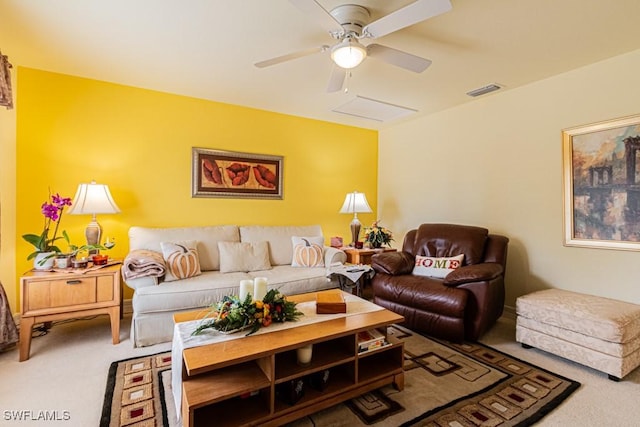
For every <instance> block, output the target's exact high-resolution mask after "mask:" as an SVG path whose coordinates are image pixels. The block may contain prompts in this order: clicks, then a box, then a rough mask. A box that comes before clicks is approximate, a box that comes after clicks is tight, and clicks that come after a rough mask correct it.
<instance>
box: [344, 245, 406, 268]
mask: <svg viewBox="0 0 640 427" xmlns="http://www.w3.org/2000/svg"><path fill="white" fill-rule="evenodd" d="M340 250H342V251H343V252H344V253H345V254H347V263H348V264H368V265H371V257H372V256H374V255H375V254H379V253H382V252H395V251H396V249H393V248H379V249H369V248H367V249H356V248H351V247H343V248H340Z"/></svg>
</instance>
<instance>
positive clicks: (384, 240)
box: [364, 220, 393, 249]
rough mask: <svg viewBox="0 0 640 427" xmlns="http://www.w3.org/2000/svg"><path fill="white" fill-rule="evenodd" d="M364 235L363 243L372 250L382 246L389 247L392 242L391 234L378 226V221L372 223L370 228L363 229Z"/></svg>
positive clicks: (386, 229)
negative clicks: (366, 243) (367, 244)
mask: <svg viewBox="0 0 640 427" xmlns="http://www.w3.org/2000/svg"><path fill="white" fill-rule="evenodd" d="M364 233H365V234H364V241H365V242H368V243H369V247H371V248H374V249H377V248H381V247H382V246H383V245H387V246H391V242H392V241H393V233H392V232H391V230H389V229H388V228H386V227H383V226H382V225H380V220H377V221H374V222H373V224H371V227H367V228H365V229H364Z"/></svg>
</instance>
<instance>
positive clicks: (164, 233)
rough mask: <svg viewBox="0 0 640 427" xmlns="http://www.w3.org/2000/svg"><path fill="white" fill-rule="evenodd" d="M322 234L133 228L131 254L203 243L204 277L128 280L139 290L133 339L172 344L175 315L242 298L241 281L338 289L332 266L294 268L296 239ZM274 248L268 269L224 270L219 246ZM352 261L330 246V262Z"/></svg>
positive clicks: (283, 229)
mask: <svg viewBox="0 0 640 427" xmlns="http://www.w3.org/2000/svg"><path fill="white" fill-rule="evenodd" d="M293 236H298V237H313V236H322V229H321V227H320V226H319V225H311V226H257V225H256V226H236V225H221V226H208V227H184V228H145V227H131V228H130V230H129V250H130V251H134V250H137V249H146V250H152V251H158V252H161V246H160V243H161V242H177V241H186V240H196V241H197V251H198V257H199V260H200V267H201V270H202V274H201V275H199V276H196V277H191V278H188V279H183V280H177V281H171V282H165V281H163V278H162V277H161V278H156V277H141V278H136V279H130V280H126V277H125V283H126V284H127V286H129V287H130V288H132V289H134V291H135V292H134V295H133V300H132V306H133V318H132V321H131V338H132V341H133V342H134V345H135V346H136V347H142V346H148V345H152V344H156V343H160V342H166V341H170V340H171V339H172V336H173V314H174V313H177V312H181V311H188V310H194V309H197V308H202V307H206V306H209V305H211V304H212V303H214V302H216V301H219V300H220V299H221V298H222V297H223V296H225V295H237V294H238V291H239V284H240V281H241V280H244V279H253V278H255V277H266V278H267V279H268V288H269V289H273V288H277V289H279V290H280V291H281V292H282V293H283V294H285V295H293V294H299V293H304V292H313V291H318V290H323V289H329V288H335V287H336V286H338V284H337V283H336V282H333V281H330V280H329V279H328V278H327V269H326V267H316V268H308V267H293V266H292V265H291V263H292V257H293V245H292V237H293ZM264 241H266V242H267V244H268V248H269V261H270V263H271V268H270V269H268V270H260V271H249V272H244V271H240V272H226V273H222V272H220V252H219V249H218V242H264ZM345 261H346V255H345V253H344V252H342V251H340V250H338V249H335V248H331V247H326V246H325V248H324V263H325V266H329V265H331V264H332V263H335V262H340V263H344V262H345Z"/></svg>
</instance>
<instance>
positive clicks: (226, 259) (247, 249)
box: [218, 242, 271, 273]
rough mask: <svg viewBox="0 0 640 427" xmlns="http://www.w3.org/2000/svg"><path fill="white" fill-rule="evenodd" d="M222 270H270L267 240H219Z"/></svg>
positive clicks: (228, 271) (222, 271)
mask: <svg viewBox="0 0 640 427" xmlns="http://www.w3.org/2000/svg"><path fill="white" fill-rule="evenodd" d="M218 250H219V251H220V272H221V273H232V272H234V271H243V272H248V271H260V270H270V269H271V263H270V261H269V244H268V243H267V242H218Z"/></svg>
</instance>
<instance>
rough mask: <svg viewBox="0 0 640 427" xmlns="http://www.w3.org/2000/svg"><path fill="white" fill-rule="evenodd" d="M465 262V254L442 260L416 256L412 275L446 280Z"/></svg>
mask: <svg viewBox="0 0 640 427" xmlns="http://www.w3.org/2000/svg"><path fill="white" fill-rule="evenodd" d="M463 260H464V254H460V255H456V256H453V257H442V258H435V257H429V256H420V255H416V263H415V266H414V267H413V271H412V274H415V275H416V276H427V277H437V278H440V279H444V278H445V277H447V275H448V274H449V273H451V272H452V271H453V270H455V269H456V268H458V267H460V266H461V265H462V261H463Z"/></svg>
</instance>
